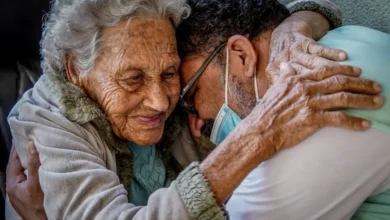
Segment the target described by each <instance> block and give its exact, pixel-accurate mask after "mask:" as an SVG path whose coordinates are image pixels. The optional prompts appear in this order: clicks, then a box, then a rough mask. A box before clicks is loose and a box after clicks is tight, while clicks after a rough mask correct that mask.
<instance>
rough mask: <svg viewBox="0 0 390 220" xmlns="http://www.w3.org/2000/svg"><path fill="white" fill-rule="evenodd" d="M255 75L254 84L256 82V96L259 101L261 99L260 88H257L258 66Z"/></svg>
mask: <svg viewBox="0 0 390 220" xmlns="http://www.w3.org/2000/svg"><path fill="white" fill-rule="evenodd" d="M253 75H254V76H255V77H254V78H255V80H254V84H255V96H256V102H258V101H259V100H260V98H259V89H258V88H257V70H256V67H255V73H254V74H253Z"/></svg>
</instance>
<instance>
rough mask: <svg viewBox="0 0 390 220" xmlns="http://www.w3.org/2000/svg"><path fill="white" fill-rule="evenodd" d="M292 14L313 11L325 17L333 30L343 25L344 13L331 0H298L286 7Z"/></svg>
mask: <svg viewBox="0 0 390 220" xmlns="http://www.w3.org/2000/svg"><path fill="white" fill-rule="evenodd" d="M286 7H287V8H288V9H289V10H290V12H291V13H294V12H298V11H313V12H317V13H319V14H321V15H322V16H324V17H325V18H326V19H327V20H328V21H329V24H330V27H331V29H334V28H337V27H340V26H341V25H342V12H341V10H340V8H339V7H337V5H336V4H335V3H333V2H332V1H329V0H297V1H293V2H290V3H289V4H287V5H286Z"/></svg>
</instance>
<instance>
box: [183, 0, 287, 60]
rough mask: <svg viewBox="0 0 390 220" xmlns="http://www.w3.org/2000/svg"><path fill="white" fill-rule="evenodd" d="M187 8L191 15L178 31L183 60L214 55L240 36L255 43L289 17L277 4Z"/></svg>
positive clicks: (219, 1)
mask: <svg viewBox="0 0 390 220" xmlns="http://www.w3.org/2000/svg"><path fill="white" fill-rule="evenodd" d="M187 4H188V5H189V6H190V7H191V14H190V16H189V17H188V18H187V19H185V20H184V21H183V22H182V23H181V24H180V25H179V27H178V28H177V40H178V47H179V53H180V55H181V56H188V55H200V54H202V53H204V52H207V53H211V52H212V51H213V50H214V49H215V48H216V47H217V46H218V45H220V44H221V43H223V42H226V41H227V40H228V39H229V37H231V36H233V35H236V34H240V35H243V36H245V37H247V38H248V39H250V40H252V39H254V38H256V37H257V36H259V35H260V34H261V33H263V32H265V31H269V30H272V29H273V28H275V27H276V26H278V25H279V24H280V23H281V22H282V21H283V20H284V19H285V18H286V17H287V16H289V11H288V10H287V9H286V8H285V7H284V5H282V4H281V3H279V2H278V1H277V0H188V2H187Z"/></svg>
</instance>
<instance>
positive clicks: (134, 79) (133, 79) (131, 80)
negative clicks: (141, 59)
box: [127, 74, 142, 83]
mask: <svg viewBox="0 0 390 220" xmlns="http://www.w3.org/2000/svg"><path fill="white" fill-rule="evenodd" d="M141 79H142V75H141V74H137V75H135V76H131V77H129V78H128V79H127V80H128V81H130V82H132V83H136V82H139V81H140V80H141Z"/></svg>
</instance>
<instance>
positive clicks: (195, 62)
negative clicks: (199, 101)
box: [180, 56, 205, 84]
mask: <svg viewBox="0 0 390 220" xmlns="http://www.w3.org/2000/svg"><path fill="white" fill-rule="evenodd" d="M204 61H205V59H204V58H202V57H199V56H186V57H182V58H181V66H180V77H181V80H182V83H183V84H187V83H188V81H190V80H191V78H192V77H193V76H194V75H195V73H196V72H197V71H198V70H199V68H200V67H201V66H202V65H203V63H204Z"/></svg>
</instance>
